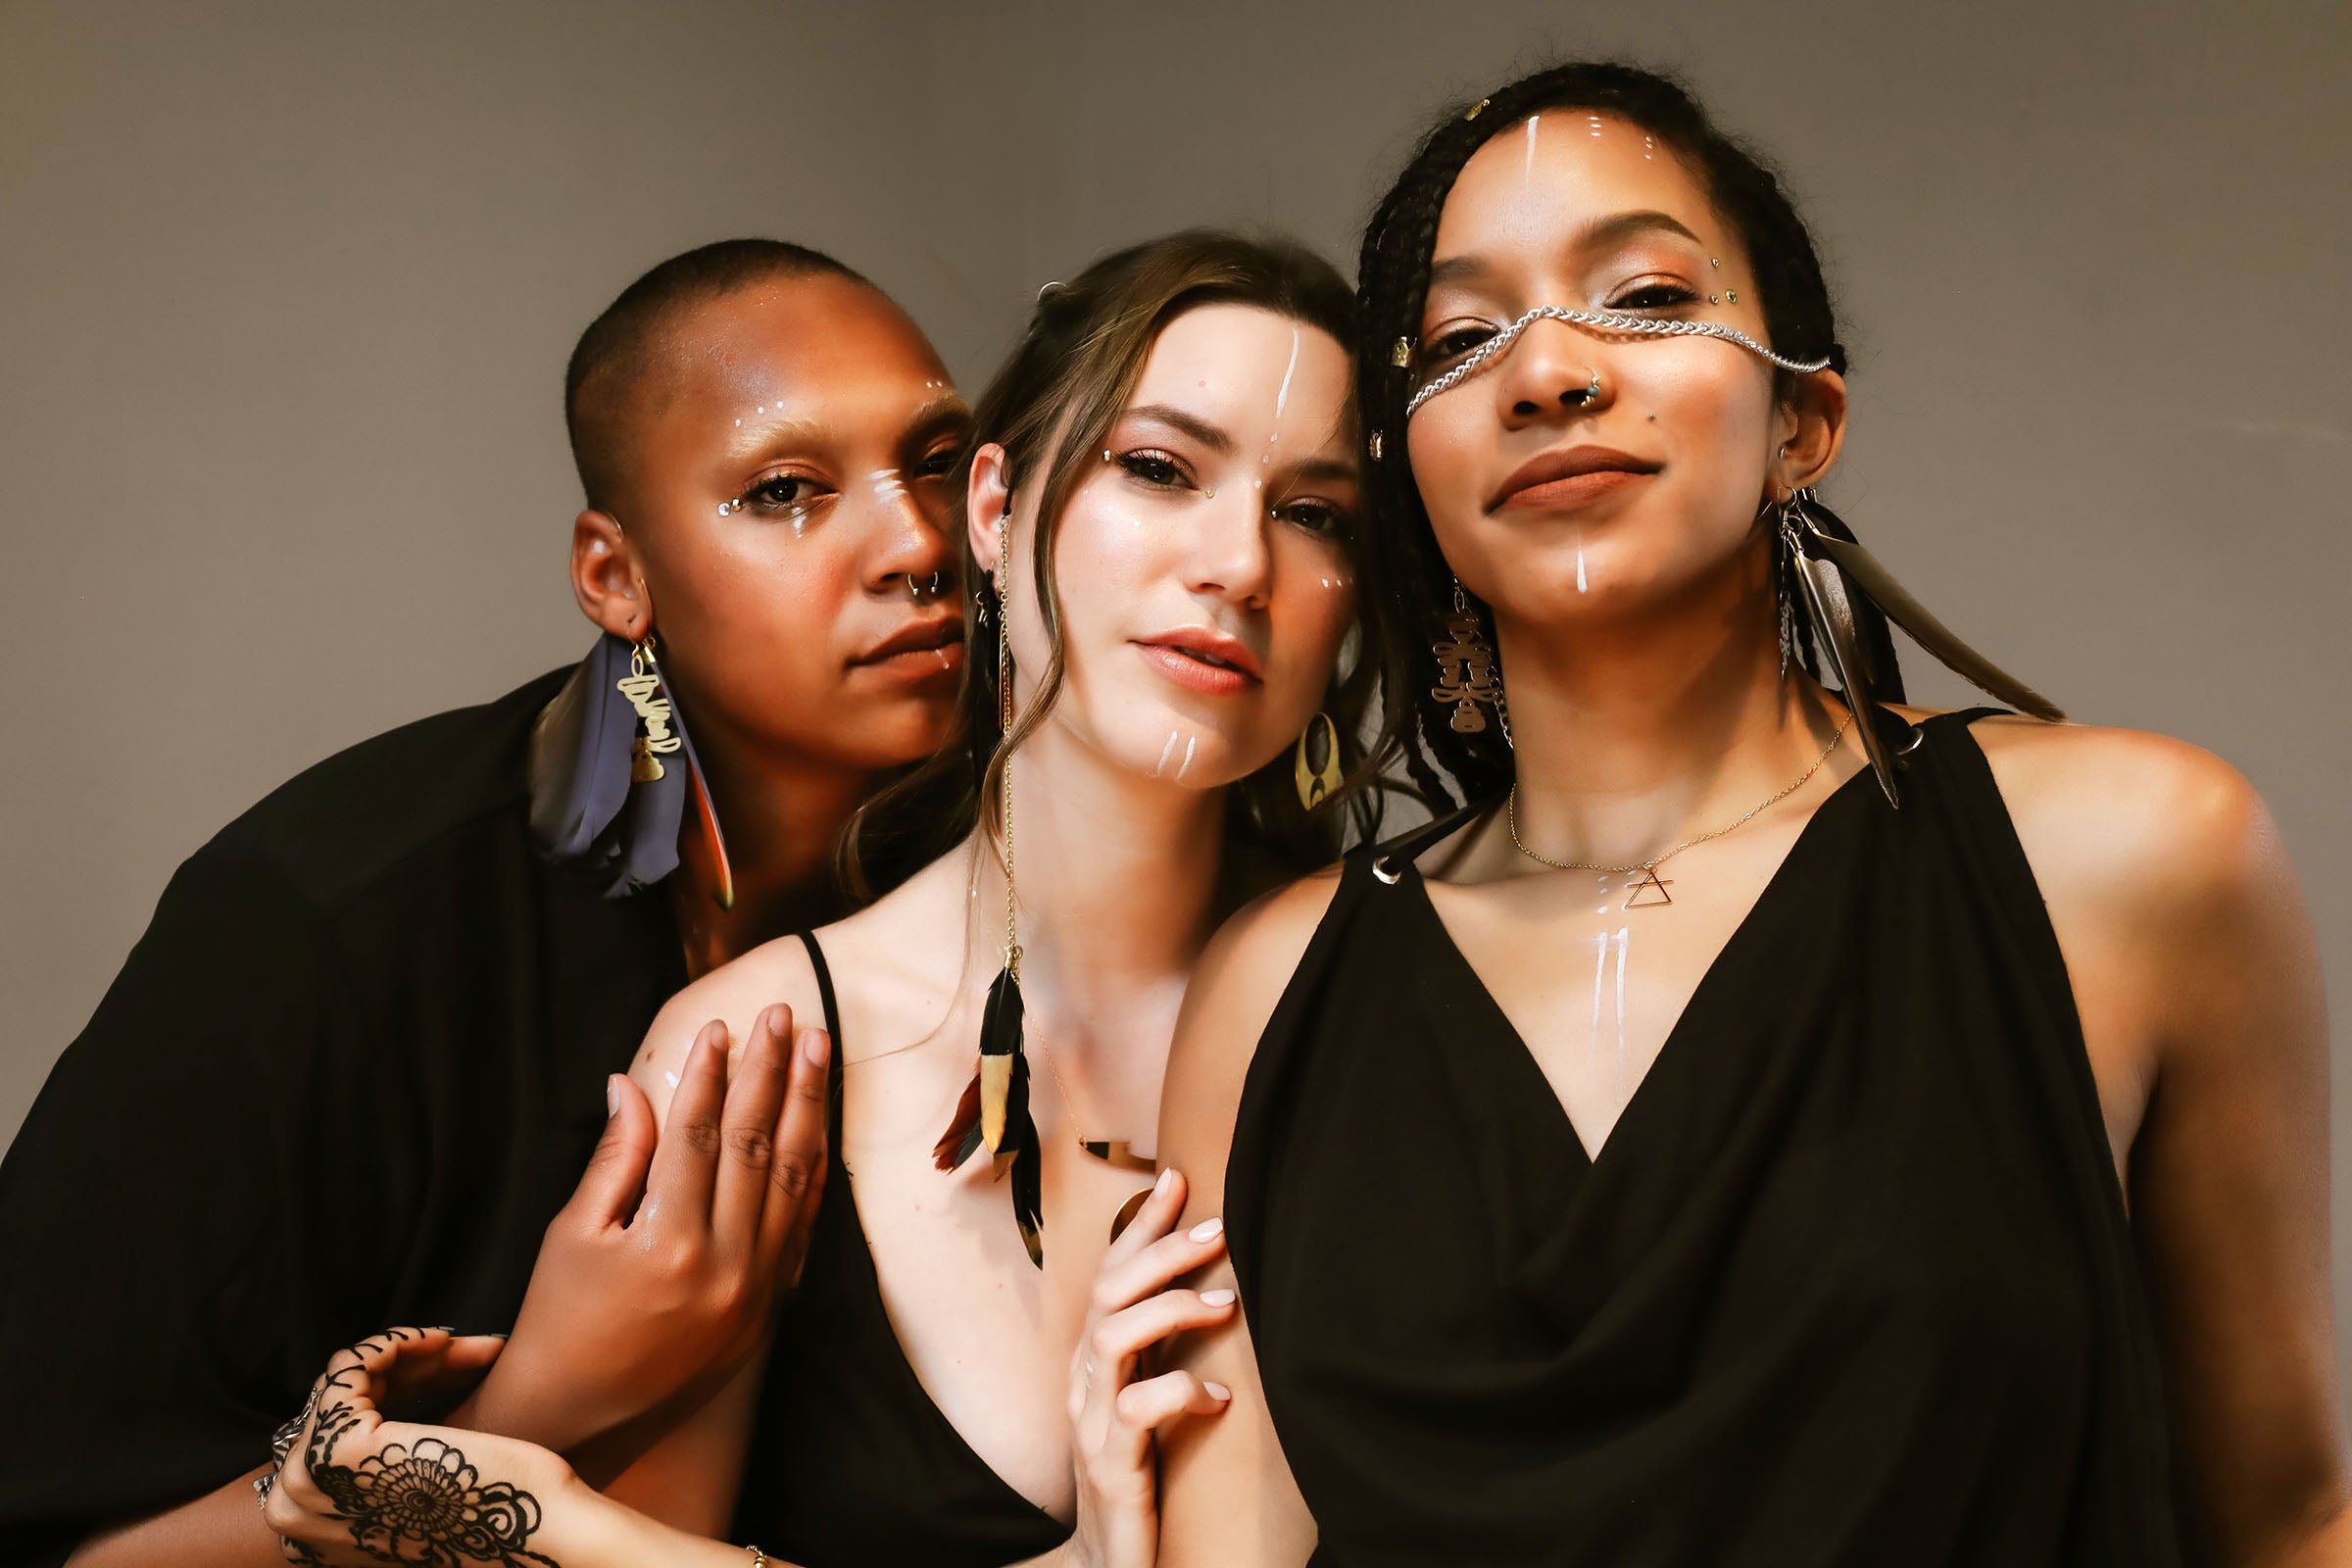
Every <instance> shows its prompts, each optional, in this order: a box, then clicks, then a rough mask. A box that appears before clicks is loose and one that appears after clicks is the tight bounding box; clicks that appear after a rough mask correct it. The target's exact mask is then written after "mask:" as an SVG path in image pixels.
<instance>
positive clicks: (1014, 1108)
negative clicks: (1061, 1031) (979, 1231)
mask: <svg viewBox="0 0 2352 1568" xmlns="http://www.w3.org/2000/svg"><path fill="white" fill-rule="evenodd" d="M986 1059H987V1058H985V1057H983V1058H982V1060H983V1061H985V1060H986ZM997 1161H998V1168H999V1169H1000V1170H1002V1169H1005V1166H1006V1165H1009V1166H1010V1174H1011V1176H1012V1222H1013V1223H1014V1224H1015V1225H1018V1226H1019V1227H1020V1228H1021V1245H1022V1246H1023V1247H1026V1248H1027V1249H1028V1250H1029V1261H1030V1262H1032V1263H1034V1264H1036V1265H1037V1266H1038V1267H1039V1268H1044V1267H1045V1266H1046V1246H1045V1241H1044V1236H1043V1233H1044V1231H1045V1228H1046V1211H1045V1198H1044V1182H1043V1180H1042V1176H1043V1172H1042V1168H1041V1167H1042V1166H1043V1164H1044V1158H1043V1155H1042V1153H1041V1152H1040V1151H1039V1149H1038V1146H1037V1120H1036V1118H1035V1117H1033V1116H1031V1115H1030V1114H1029V1057H1028V1055H1027V1054H1026V1053H1024V1052H1019V1051H1015V1052H1014V1053H1013V1054H1012V1071H1011V1073H1010V1075H1009V1078H1008V1081H1007V1083H1006V1085H1005V1143H1004V1146H1003V1147H1002V1148H1001V1149H999V1150H998V1152H997Z"/></svg>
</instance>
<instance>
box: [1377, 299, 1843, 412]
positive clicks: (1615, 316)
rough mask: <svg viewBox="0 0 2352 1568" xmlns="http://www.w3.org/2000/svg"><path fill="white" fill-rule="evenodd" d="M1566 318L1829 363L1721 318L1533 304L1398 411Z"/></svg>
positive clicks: (1773, 357) (1772, 357)
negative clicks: (1787, 350) (1782, 350)
mask: <svg viewBox="0 0 2352 1568" xmlns="http://www.w3.org/2000/svg"><path fill="white" fill-rule="evenodd" d="M1544 320H1551V321H1566V322H1567V323H1568V324H1569V325H1571V326H1589V327H1593V328H1594V329H1595V330H1597V331H1603V332H1625V333H1630V334H1633V335H1635V336H1639V337H1719V338H1721V339H1723V340H1724V341H1725V342H1726V343H1737V344H1739V345H1740V347H1741V348H1743V349H1745V350H1747V352H1748V353H1750V354H1753V355H1755V356H1756V357H1757V358H1759V359H1762V360H1766V361H1769V362H1770V363H1772V364H1774V365H1777V366H1779V367H1780V368H1782V369H1784V370H1795V371H1798V372H1800V373H1809V372H1811V371H1814V370H1826V369H1828V368H1830V362H1829V361H1828V360H1826V359H1821V360H1792V359H1789V357H1788V356H1787V355H1783V354H1775V353H1773V352H1772V350H1770V349H1768V348H1766V347H1765V346H1764V345H1763V344H1761V343H1759V342H1757V341H1756V340H1755V339H1754V338H1752V337H1749V336H1748V335H1747V334H1746V333H1745V332H1742V331H1740V329H1739V328H1738V327H1736V326H1726V325H1725V324H1724V323H1723V322H1721V321H1661V320H1659V319H1656V318H1654V317H1648V316H1628V315H1626V314H1625V313H1623V312H1621V311H1575V310H1570V309H1568V308H1567V307H1566V306H1563V305H1539V306H1537V307H1536V308H1535V309H1534V310H1532V311H1529V312H1528V313H1527V314H1526V315H1525V316H1522V317H1521V318H1519V319H1517V320H1516V321H1513V322H1512V323H1511V324H1510V325H1508V326H1506V327H1504V328H1503V329H1502V330H1501V331H1499V332H1497V333H1495V335H1494V336H1493V337H1491V338H1489V339H1487V340H1486V341H1485V342H1484V343H1481V344H1480V345H1479V346H1478V347H1476V348H1474V349H1472V350H1471V351H1470V352H1469V354H1468V355H1466V356H1465V357H1464V358H1463V360H1462V363H1461V364H1459V365H1457V366H1455V367H1454V368H1452V369H1450V370H1447V371H1446V373H1445V374H1444V375H1441V376H1439V377H1438V378H1437V379H1436V380H1434V381H1432V382H1430V383H1429V385H1427V386H1425V387H1423V388H1421V389H1420V390H1419V391H1418V392H1415V393H1414V394H1413V395H1412V398H1411V400H1410V401H1408V402H1407V403H1406V404H1405V406H1404V417H1406V418H1408V419H1409V418H1411V417H1413V415H1414V414H1415V413H1416V412H1417V411H1418V410H1419V409H1420V407H1421V405H1422V404H1424V403H1427V402H1428V401H1429V400H1430V399H1431V398H1434V397H1436V396H1437V395H1438V394H1439V393H1441V392H1449V391H1451V390H1453V388H1455V387H1457V386H1460V385H1461V384H1462V383H1463V382H1464V381H1467V380H1469V379H1470V377H1472V376H1474V375H1476V374H1477V373H1478V372H1479V371H1481V370H1483V369H1485V368H1487V367H1488V366H1490V365H1492V364H1494V363H1495V361H1496V360H1498V359H1500V358H1501V357H1502V356H1503V355H1504V354H1506V353H1508V352H1509V351H1510V347H1511V345H1512V344H1514V343H1516V342H1518V341H1519V334H1520V333H1522V332H1524V331H1526V330H1527V329H1528V328H1529V327H1531V326H1533V325H1535V324H1536V323H1537V322H1538V321H1544Z"/></svg>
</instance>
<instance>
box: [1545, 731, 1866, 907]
mask: <svg viewBox="0 0 2352 1568" xmlns="http://www.w3.org/2000/svg"><path fill="white" fill-rule="evenodd" d="M1852 722H1853V715H1852V714H1851V713H1848V714H1847V715H1846V716H1845V717H1844V718H1843V719H1841V720H1839V722H1838V732H1837V733H1836V734H1834V735H1832V736H1831V737H1830V744H1829V745H1827V746H1824V747H1823V748H1822V749H1821V755H1820V756H1819V757H1816V758H1815V759H1813V765H1812V766H1811V767H1808V768H1806V769H1805V770H1804V771H1803V772H1802V773H1799V774H1797V775H1796V777H1794V778H1792V779H1790V780H1789V782H1788V783H1787V784H1785V785H1783V786H1782V787H1781V788H1779V789H1778V790H1775V791H1774V792H1773V793H1772V794H1771V795H1769V796H1767V797H1765V798H1764V799H1763V800H1761V801H1758V802H1757V803H1756V804H1755V805H1753V806H1751V807H1749V808H1748V809H1746V810H1745V811H1743V812H1741V813H1740V816H1739V818H1738V819H1737V820H1735V821H1731V822H1726V823H1725V824H1724V825H1723V826H1721V827H1719V828H1717V829H1715V831H1714V832H1712V833H1701V834H1699V835H1698V836H1697V837H1696V838H1688V839H1685V840H1683V842H1682V843H1680V844H1677V845H1676V846H1675V847H1674V848H1673V849H1671V850H1667V851H1665V852H1664V853H1662V854H1658V855H1653V856H1651V857H1650V858H1648V859H1646V860H1638V861H1636V862H1635V863H1634V864H1632V865H1600V864H1597V863H1595V862H1594V861H1592V860H1555V859H1553V858H1551V857H1550V856H1548V855H1541V854H1538V853H1537V852H1536V851H1534V850H1531V849H1529V848H1528V847H1527V841H1526V840H1525V839H1522V838H1521V837H1520V836H1519V786H1518V785H1517V784H1516V783H1514V784H1512V786H1511V793H1510V795H1509V797H1508V798H1507V799H1506V800H1505V801H1504V802H1503V816H1504V818H1505V820H1507V821H1508V822H1509V823H1510V827H1511V844H1512V846H1513V847H1514V848H1516V849H1517V850H1518V851H1519V853H1520V854H1521V855H1524V856H1526V857H1527V858H1529V859H1531V860H1538V861H1541V862H1542V863H1544V864H1545V865H1548V866H1550V867H1551V868H1552V869H1553V870H1555V871H1598V872H1600V873H1601V874H1602V875H1604V876H1633V875H1635V874H1636V873H1639V874H1640V876H1641V878H1642V880H1641V881H1639V882H1636V883H1635V884H1634V885H1633V886H1632V887H1630V888H1628V889H1627V890H1626V895H1625V903H1624V904H1623V905H1622V906H1620V907H1622V908H1627V909H1654V908H1656V907H1658V906H1660V905H1663V904H1672V903H1673V902H1674V895H1672V894H1670V893H1668V892H1667V891H1666V890H1667V888H1669V887H1671V886H1672V885H1673V884H1672V883H1669V882H1664V881H1661V880H1659V878H1658V867H1659V866H1661V865H1664V864H1665V863H1666V862H1667V861H1668V860H1671V859H1673V858H1675V857H1676V856H1678V855H1680V854H1682V853H1683V852H1684V851H1685V850H1688V849H1691V848H1694V847H1696V846H1698V845H1701V844H1704V843H1706V842H1707V841H1708V840H1710V839H1719V838H1721V837H1723V836H1724V835H1725V834H1726V833H1729V832H1732V831H1733V830H1735V829H1737V828H1742V827H1745V826H1747V824H1748V823H1750V822H1752V821H1754V820H1755V819H1756V817H1757V816H1758V815H1759V814H1761V813H1762V812H1763V811H1764V809H1766V808H1767V807H1771V806H1776V805H1778V804H1779V803H1780V802H1782V801H1785V800H1787V799H1788V798H1789V796H1791V795H1794V794H1795V793H1796V792H1797V791H1798V790H1800V789H1802V788H1804V785H1805V781H1806V780H1807V779H1809V778H1811V777H1812V776H1813V775H1814V774H1816V773H1818V772H1820V771H1821V765H1822V764H1823V763H1824V762H1826V761H1828V760H1830V754H1831V753H1832V752H1834V751H1836V750H1837V749H1838V742H1839V741H1841V740H1843V739H1845V730H1846V726H1847V725H1848V724H1851V723H1852ZM1645 893H1649V894H1655V895H1656V897H1655V898H1651V899H1646V900H1644V899H1643V898H1642V895H1643V894H1645Z"/></svg>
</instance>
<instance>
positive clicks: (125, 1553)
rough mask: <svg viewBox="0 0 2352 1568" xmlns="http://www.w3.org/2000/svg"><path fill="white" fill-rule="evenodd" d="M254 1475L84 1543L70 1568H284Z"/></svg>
mask: <svg viewBox="0 0 2352 1568" xmlns="http://www.w3.org/2000/svg"><path fill="white" fill-rule="evenodd" d="M262 1473H263V1472H262V1471H261V1470H260V1469H258V1468H257V1469H256V1470H254V1471H253V1473H252V1475H244V1476H239V1477H238V1478H237V1479H236V1480H234V1481H231V1482H229V1483H228V1484H227V1485H225V1486H222V1487H220V1488H217V1489H215V1490H214V1491H211V1492H208V1493H206V1494H205V1495H203V1496H201V1497H198V1498H196V1499H194V1500H193V1501H190V1502H183V1503H181V1504H180V1505H179V1506H178V1507H176V1508H170V1509H167V1510H165V1511H164V1512H162V1513H159V1514H152V1515H150V1516H148V1517H147V1518H145V1519H141V1520H138V1521H137V1522H135V1523H132V1524H125V1525H116V1526H112V1527H110V1528H108V1529H105V1530H102V1531H100V1532H98V1533H97V1534H95V1535H93V1536H91V1537H90V1538H89V1539H88V1540H87V1541H84V1542H83V1543H82V1544H80V1546H78V1547H76V1548H75V1549H74V1552H73V1556H72V1557H70V1558H68V1559H67V1564H68V1568H159V1565H163V1564H169V1565H170V1568H285V1561H286V1559H285V1558H284V1556H283V1555H281V1554H280V1553H279V1551H278V1549H277V1538H276V1537H275V1536H274V1535H271V1534H270V1530H269V1528H268V1527H267V1526H266V1525H264V1524H263V1523H262V1512H261V1508H260V1505H259V1501H258V1499H257V1498H256V1497H255V1496H254V1493H253V1477H254V1476H258V1475H260V1474H262Z"/></svg>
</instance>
